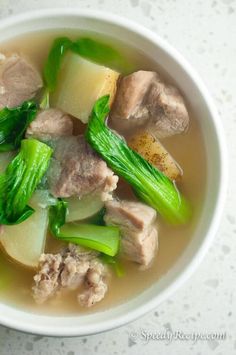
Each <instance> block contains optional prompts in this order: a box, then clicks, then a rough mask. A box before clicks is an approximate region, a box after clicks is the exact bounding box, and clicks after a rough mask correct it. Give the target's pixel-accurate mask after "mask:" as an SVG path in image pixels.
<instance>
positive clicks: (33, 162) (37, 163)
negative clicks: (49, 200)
mask: <svg viewBox="0 0 236 355" xmlns="http://www.w3.org/2000/svg"><path fill="white" fill-rule="evenodd" d="M51 154H52V149H51V148H50V147H48V146H47V145H46V144H44V143H41V142H39V141H38V140H36V139H25V140H22V141H21V149H20V152H19V153H18V154H17V156H16V157H15V158H14V159H13V160H12V161H11V163H10V164H9V165H8V167H7V168H6V171H5V173H4V174H1V175H0V224H18V223H21V222H23V221H24V220H26V219H27V218H28V217H30V216H31V214H32V213H33V212H34V210H33V209H32V208H31V207H30V206H28V205H27V203H28V201H29V199H30V198H31V196H32V194H33V192H34V190H35V189H36V186H37V185H38V183H39V181H40V180H41V178H42V177H43V175H44V174H45V172H46V170H47V168H48V164H49V160H50V157H51Z"/></svg>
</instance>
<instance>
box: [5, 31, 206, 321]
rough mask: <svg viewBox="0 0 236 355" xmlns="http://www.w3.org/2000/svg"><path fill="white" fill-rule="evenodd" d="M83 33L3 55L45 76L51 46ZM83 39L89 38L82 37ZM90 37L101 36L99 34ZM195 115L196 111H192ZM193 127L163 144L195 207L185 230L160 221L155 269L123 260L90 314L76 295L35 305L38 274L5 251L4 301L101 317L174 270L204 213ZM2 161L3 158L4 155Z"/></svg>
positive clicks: (135, 61) (122, 191)
mask: <svg viewBox="0 0 236 355" xmlns="http://www.w3.org/2000/svg"><path fill="white" fill-rule="evenodd" d="M79 34H81V32H80V33H78V31H76V32H75V31H71V30H70V31H68V30H67V31H62V30H60V31H59V30H58V31H55V30H54V31H50V32H48V31H43V32H37V33H31V34H27V35H24V36H21V37H18V38H15V39H14V40H11V41H8V42H6V43H2V44H1V45H0V51H1V52H18V53H22V54H24V56H27V57H29V58H30V60H31V61H32V62H33V63H34V64H35V65H36V66H37V67H38V69H39V70H40V71H42V67H43V63H44V61H45V59H46V57H47V53H48V50H49V48H50V46H51V44H52V41H53V39H54V38H55V37H57V36H61V35H63V36H65V35H68V36H69V37H71V38H74V37H77V36H78V35H79ZM83 34H84V33H83ZM88 35H89V36H90V37H99V36H98V35H96V34H94V33H92V34H91V33H89V34H88ZM102 40H103V41H105V42H107V43H112V46H113V47H114V46H115V47H116V48H117V49H118V50H120V51H121V53H123V55H124V56H125V57H126V58H127V59H128V60H129V62H130V63H131V64H132V67H133V70H132V71H135V70H138V69H146V70H156V71H158V72H159V73H160V74H161V75H162V77H164V78H165V80H167V81H168V82H174V80H173V79H172V78H170V77H169V76H168V74H167V73H165V72H164V71H163V70H162V69H161V68H160V67H159V66H158V65H157V64H156V63H155V62H154V61H152V60H150V59H149V58H148V57H147V56H146V55H145V54H144V53H142V52H141V51H140V52H139V51H137V50H136V49H133V48H131V47H127V46H126V45H125V44H123V43H121V42H118V41H117V42H115V43H114V40H113V39H111V38H109V37H104V36H102ZM189 111H190V112H191V108H189ZM190 118H191V124H190V128H189V130H188V132H187V133H186V134H184V135H176V136H173V137H170V138H168V139H164V140H163V144H164V145H165V147H166V148H167V150H168V151H169V152H170V153H171V154H172V156H173V157H174V158H175V159H176V161H177V162H178V163H179V164H180V166H181V167H182V168H183V171H184V176H183V178H182V180H181V182H180V183H179V184H178V186H179V188H180V190H181V191H182V192H183V193H184V194H185V195H186V197H187V198H188V199H189V200H190V202H191V204H192V206H193V218H192V220H191V222H190V223H189V224H187V225H185V226H181V227H172V226H168V225H166V224H165V223H164V222H163V221H162V220H161V218H158V230H159V250H158V253H157V255H156V257H155V260H154V262H153V264H152V266H151V267H150V268H149V269H148V270H146V271H140V270H139V267H138V265H137V264H135V263H133V262H129V261H124V266H125V270H126V274H125V276H124V277H122V278H117V277H116V276H115V275H114V274H113V275H112V277H111V278H110V281H109V291H108V293H107V295H106V296H105V298H104V300H103V301H101V302H100V303H98V304H97V305H95V306H94V307H92V308H91V309H85V308H82V307H80V305H79V304H78V302H77V299H76V294H77V293H76V292H68V293H66V292H65V293H64V294H63V295H62V296H59V297H57V298H54V299H52V300H50V301H48V302H47V303H45V304H44V305H36V304H35V302H34V300H33V298H32V295H31V287H32V280H33V275H34V273H35V271H34V270H30V269H27V268H24V267H23V266H21V265H18V264H16V263H14V262H12V261H11V260H8V259H7V257H6V255H5V254H4V252H2V251H0V300H1V302H4V303H7V304H9V305H12V306H14V307H17V308H21V309H22V308H24V309H27V310H28V311H29V310H30V311H32V312H37V313H47V314H48V313H51V314H57V315H59V314H79V313H82V312H83V313H84V312H96V311H100V310H103V309H108V308H110V307H113V306H115V305H117V304H120V303H122V302H125V301H126V300H127V299H131V298H132V297H135V296H136V295H138V294H140V293H141V292H143V291H144V290H145V289H147V288H148V287H150V286H151V285H152V284H153V283H155V282H156V281H157V280H158V279H159V278H160V277H161V276H162V275H164V274H165V273H166V272H167V271H168V270H169V269H170V268H172V267H174V265H175V263H176V261H177V259H178V258H179V257H180V255H181V254H182V253H183V251H184V249H185V248H186V246H187V244H188V243H189V240H190V238H191V235H192V231H193V229H194V226H195V224H196V221H197V219H198V216H199V214H200V211H201V208H202V205H203V201H204V191H205V184H206V157H205V148H204V142H203V136H202V133H201V130H200V127H199V124H198V120H197V119H196V118H195V117H194V115H193V114H190ZM83 129H84V126H83V125H82V124H78V123H77V131H80V132H81V131H82V130H83ZM0 160H1V156H0ZM118 195H119V196H120V197H122V196H123V197H125V198H127V196H129V198H134V196H133V194H132V191H131V189H130V187H129V186H128V185H127V184H126V183H124V182H123V181H122V179H120V182H119V186H118ZM58 247H59V246H58V244H57V242H55V240H53V239H52V237H51V236H48V243H47V251H54V250H56V249H58Z"/></svg>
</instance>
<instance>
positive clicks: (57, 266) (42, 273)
mask: <svg viewBox="0 0 236 355" xmlns="http://www.w3.org/2000/svg"><path fill="white" fill-rule="evenodd" d="M61 270H62V256H61V254H42V255H41V257H40V259H39V271H38V273H37V274H36V275H35V276H34V286H33V287H32V290H33V297H34V299H35V301H36V302H37V303H39V304H41V303H44V302H45V301H46V300H47V299H48V298H51V297H52V296H54V295H55V293H56V291H57V290H58V289H59V287H60V280H59V279H60V274H61Z"/></svg>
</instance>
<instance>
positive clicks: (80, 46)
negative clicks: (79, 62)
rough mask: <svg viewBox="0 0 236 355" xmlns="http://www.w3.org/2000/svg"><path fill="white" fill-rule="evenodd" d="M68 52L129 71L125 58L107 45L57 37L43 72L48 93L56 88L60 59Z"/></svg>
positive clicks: (82, 39)
mask: <svg viewBox="0 0 236 355" xmlns="http://www.w3.org/2000/svg"><path fill="white" fill-rule="evenodd" d="M68 50H71V51H73V52H74V53H77V54H78V55H80V56H81V57H84V58H86V59H90V60H91V61H93V62H96V63H98V64H102V65H107V66H109V67H111V68H118V69H119V68H122V69H123V71H127V70H128V71H129V70H131V68H130V64H129V63H128V62H127V61H126V60H125V58H124V57H123V56H122V55H121V54H120V53H119V52H118V51H117V50H115V49H114V48H112V47H111V46H109V45H107V44H104V43H102V42H100V41H97V40H93V39H91V38H87V37H81V38H79V39H77V40H75V41H74V42H73V41H71V40H70V39H69V38H67V37H59V38H56V39H55V40H54V42H53V45H52V48H51V49H50V52H49V55H48V58H47V61H46V63H45V66H44V71H43V74H44V81H45V84H46V86H47V89H48V90H49V92H53V91H54V90H55V88H56V85H57V78H58V73H59V71H60V68H61V64H62V59H63V57H64V55H65V53H66V52H67V51H68Z"/></svg>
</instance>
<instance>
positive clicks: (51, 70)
mask: <svg viewBox="0 0 236 355" xmlns="http://www.w3.org/2000/svg"><path fill="white" fill-rule="evenodd" d="M71 44H72V42H71V40H70V39H69V38H67V37H59V38H56V39H55V40H54V42H53V45H52V48H51V49H50V52H49V55H48V58H47V61H46V63H45V66H44V70H43V75H44V80H45V83H46V85H47V88H48V90H49V91H50V92H51V91H54V90H55V88H56V85H57V76H58V73H59V70H60V67H61V62H62V58H63V57H64V55H65V53H66V52H67V50H68V49H69V48H70V46H71Z"/></svg>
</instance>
